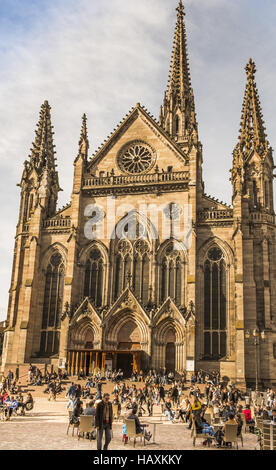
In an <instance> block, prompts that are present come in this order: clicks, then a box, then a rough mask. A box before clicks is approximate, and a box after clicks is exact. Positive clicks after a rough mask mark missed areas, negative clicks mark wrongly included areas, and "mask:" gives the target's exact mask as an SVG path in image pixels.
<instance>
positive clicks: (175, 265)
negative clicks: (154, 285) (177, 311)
mask: <svg viewBox="0 0 276 470" xmlns="http://www.w3.org/2000/svg"><path fill="white" fill-rule="evenodd" d="M182 284H183V282H182V276H181V258H180V253H179V251H178V250H175V249H174V243H173V242H172V243H170V244H169V246H168V247H167V249H166V251H165V254H164V256H163V259H162V262H161V282H160V291H161V301H162V302H164V301H165V300H166V299H167V298H168V297H170V298H171V299H172V300H173V301H174V302H175V303H176V305H181V290H182Z"/></svg>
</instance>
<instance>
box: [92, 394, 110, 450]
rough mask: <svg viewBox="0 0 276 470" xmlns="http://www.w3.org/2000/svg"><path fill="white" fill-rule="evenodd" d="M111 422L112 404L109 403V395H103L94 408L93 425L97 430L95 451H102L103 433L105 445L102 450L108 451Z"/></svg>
mask: <svg viewBox="0 0 276 470" xmlns="http://www.w3.org/2000/svg"><path fill="white" fill-rule="evenodd" d="M112 421H113V410H112V404H111V402H110V401H109V394H108V393H105V394H104V397H103V400H102V401H101V402H100V403H98V405H97V408H96V417H95V424H96V428H97V449H98V450H102V439H103V433H104V432H105V443H104V448H103V450H107V449H108V445H109V443H110V441H111V430H112Z"/></svg>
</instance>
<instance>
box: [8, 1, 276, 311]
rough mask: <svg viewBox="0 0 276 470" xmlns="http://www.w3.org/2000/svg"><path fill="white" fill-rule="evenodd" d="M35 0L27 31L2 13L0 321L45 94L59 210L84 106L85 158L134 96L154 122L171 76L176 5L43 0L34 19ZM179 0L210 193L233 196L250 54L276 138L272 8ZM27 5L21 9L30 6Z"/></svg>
mask: <svg viewBox="0 0 276 470" xmlns="http://www.w3.org/2000/svg"><path fill="white" fill-rule="evenodd" d="M24 3H25V2H24ZM37 4H38V2H37V0H34V1H33V2H32V4H31V5H30V7H29V10H27V11H26V12H25V16H26V17H28V18H29V20H30V19H31V18H32V17H33V22H32V21H29V23H30V24H31V28H28V30H27V31H26V29H25V28H24V24H17V23H16V24H15V20H14V22H13V20H11V19H7V20H5V18H4V19H3V20H2V21H4V22H5V24H6V28H4V29H5V30H6V31H7V28H8V27H9V26H10V31H9V34H7V35H6V36H3V33H1V31H0V60H1V71H0V102H1V110H0V128H1V133H0V152H1V158H0V171H1V189H2V204H1V208H0V211H1V221H2V236H1V239H0V255H1V259H2V263H1V268H0V282H1V294H0V314H1V313H2V316H5V314H6V305H7V292H8V289H9V283H10V275H11V263H12V251H13V243H14V240H13V235H14V233H15V226H16V223H17V217H18V204H19V189H18V188H16V186H15V185H16V183H18V182H19V181H20V178H21V173H22V169H23V162H24V160H25V159H26V158H27V156H28V153H29V148H30V146H31V142H32V140H33V138H34V129H35V124H36V122H37V120H38V114H39V109H40V106H41V103H42V102H43V101H44V100H45V99H48V100H49V102H50V104H51V106H52V120H53V124H54V126H55V132H56V136H55V143H56V146H57V158H58V170H59V176H60V182H61V186H62V187H63V189H64V193H62V194H61V199H60V203H59V206H62V205H63V204H65V203H66V202H68V201H69V200H70V193H71V188H72V175H73V161H74V158H75V156H76V151H77V145H78V139H79V132H80V125H81V116H82V114H83V112H86V113H87V115H88V129H89V137H90V141H91V153H92V151H93V150H94V149H95V148H96V147H98V146H99V145H100V144H101V143H102V142H103V141H104V140H105V138H106V136H107V135H109V134H110V133H111V131H112V130H113V129H114V128H115V127H116V125H117V124H118V122H119V121H120V120H121V119H122V118H123V117H124V115H125V114H126V113H127V112H128V111H129V109H130V108H131V107H132V106H134V105H135V104H136V102H137V101H140V102H141V103H142V104H144V105H145V106H146V107H147V108H148V109H149V110H150V111H151V112H152V113H154V114H155V115H156V116H157V117H158V114H159V106H160V104H161V102H162V98H163V93H164V90H165V87H166V83H167V78H168V70H169V62H170V54H171V50H172V40H173V34H174V25H175V18H176V13H175V7H176V5H177V1H176V0H171V1H170V2H168V0H139V1H137V0H93V1H91V0H78V1H77V2H76V1H75V0H59V1H57V2H54V1H52V2H49V3H48V7H47V9H46V11H45V12H44V13H43V15H41V16H38V12H37V10H38V9H37V8H35V6H36V7H37ZM184 4H185V5H186V23H187V33H188V45H189V56H190V65H191V75H192V82H193V87H194V91H195V98H196V107H197V114H198V121H199V129H200V137H201V140H202V143H203V145H204V150H205V153H204V177H205V181H206V186H207V192H208V193H213V194H214V196H218V197H220V198H223V199H225V198H227V202H230V199H231V187H230V184H229V181H228V178H229V173H228V170H229V168H230V166H231V152H232V149H233V146H234V144H235V141H236V138H237V135H238V126H239V121H240V111H241V104H242V95H243V90H244V83H245V73H244V71H243V67H244V66H245V63H246V61H247V60H248V58H249V57H250V56H251V55H252V56H253V57H254V58H255V60H256V62H257V66H258V69H259V73H258V75H257V82H258V85H259V89H260V91H261V101H262V104H263V108H264V117H265V120H266V123H267V128H268V134H269V137H270V140H271V143H272V144H273V136H274V134H275V130H276V129H275V126H276V124H275V121H274V119H273V118H274V107H275V104H276V103H275V102H276V98H275V97H274V95H275V83H274V77H275V74H276V61H275V59H273V57H274V50H273V46H274V44H275V39H276V32H275V28H274V22H273V21H272V17H273V15H274V19H275V5H274V3H273V0H267V2H266V9H265V11H263V12H262V16H260V15H259V13H260V10H259V9H258V8H257V3H256V2H255V0H254V2H252V0H240V1H236V0H186V1H184ZM19 5H20V2H19ZM25 5H26V8H28V2H26V3H25ZM250 5H251V6H250ZM252 5H253V6H252ZM21 8H22V7H21ZM0 10H1V3H0ZM19 13H22V11H21V12H20V11H19ZM264 32H265V34H264ZM7 38H8V39H7ZM1 45H2V46H1ZM214 165H215V166H216V172H214V171H213V168H214Z"/></svg>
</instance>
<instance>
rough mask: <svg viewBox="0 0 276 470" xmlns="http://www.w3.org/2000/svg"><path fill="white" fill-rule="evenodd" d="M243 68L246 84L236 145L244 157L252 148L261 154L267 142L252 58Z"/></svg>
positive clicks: (267, 146) (265, 148) (267, 144)
mask: <svg viewBox="0 0 276 470" xmlns="http://www.w3.org/2000/svg"><path fill="white" fill-rule="evenodd" d="M245 70H246V74H247V84H246V88H245V95H244V101H243V107H242V117H241V126H240V136H239V143H238V147H239V149H240V150H241V151H243V152H244V154H245V157H246V156H247V154H248V153H250V152H251V151H252V150H256V151H257V152H258V153H259V154H263V153H264V151H266V150H267V149H268V148H269V142H268V140H267V138H266V137H267V135H266V133H265V126H264V120H263V114H262V109H261V103H260V99H259V94H258V90H257V85H256V82H255V73H256V65H255V63H254V62H253V60H252V59H249V62H248V64H247V66H246V67H245Z"/></svg>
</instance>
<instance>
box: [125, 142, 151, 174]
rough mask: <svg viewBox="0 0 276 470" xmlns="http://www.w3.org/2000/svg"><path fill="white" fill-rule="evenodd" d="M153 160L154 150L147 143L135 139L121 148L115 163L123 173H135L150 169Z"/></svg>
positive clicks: (145, 171)
mask: <svg viewBox="0 0 276 470" xmlns="http://www.w3.org/2000/svg"><path fill="white" fill-rule="evenodd" d="M155 160H156V157H155V154H154V151H153V150H152V148H151V147H150V146H149V145H148V144H146V143H145V142H141V141H135V142H131V143H130V144H127V145H125V146H124V147H123V148H122V150H121V151H120V153H119V155H118V158H117V163H118V166H119V168H120V170H121V171H123V172H124V173H128V174H130V175H137V174H143V173H147V172H148V171H149V170H151V168H152V167H153V165H154V163H155Z"/></svg>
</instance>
